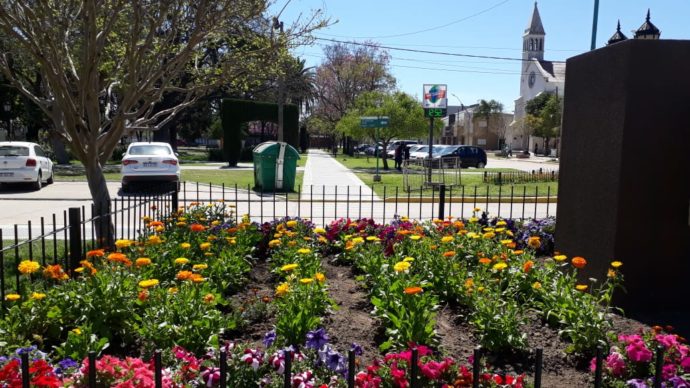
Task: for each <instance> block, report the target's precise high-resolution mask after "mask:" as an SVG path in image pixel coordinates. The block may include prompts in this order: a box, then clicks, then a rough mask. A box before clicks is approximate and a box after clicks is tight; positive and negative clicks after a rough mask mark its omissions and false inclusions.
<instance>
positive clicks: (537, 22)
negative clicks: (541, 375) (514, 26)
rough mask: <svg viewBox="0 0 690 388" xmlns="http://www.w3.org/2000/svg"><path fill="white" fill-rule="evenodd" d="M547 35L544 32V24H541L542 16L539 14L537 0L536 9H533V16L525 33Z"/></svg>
mask: <svg viewBox="0 0 690 388" xmlns="http://www.w3.org/2000/svg"><path fill="white" fill-rule="evenodd" d="M527 34H531V35H546V32H544V26H543V25H542V24H541V17H540V16H539V9H538V8H537V2H536V1H535V2H534V10H533V11H532V18H531V19H530V21H529V24H528V25H527V28H526V29H525V35H527Z"/></svg>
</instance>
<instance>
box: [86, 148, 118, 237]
mask: <svg viewBox="0 0 690 388" xmlns="http://www.w3.org/2000/svg"><path fill="white" fill-rule="evenodd" d="M84 168H85V169H86V178H87V181H88V183H89V191H90V192H91V197H92V198H93V205H94V212H95V214H93V215H92V216H94V217H95V216H98V218H97V219H96V220H94V227H95V230H96V241H98V246H99V247H101V248H109V247H112V246H113V245H114V244H113V242H114V241H113V240H114V227H113V224H112V219H111V216H110V192H109V191H108V186H107V184H106V181H105V176H104V175H103V169H102V168H101V166H100V163H99V162H98V160H95V161H89V163H85V164H84Z"/></svg>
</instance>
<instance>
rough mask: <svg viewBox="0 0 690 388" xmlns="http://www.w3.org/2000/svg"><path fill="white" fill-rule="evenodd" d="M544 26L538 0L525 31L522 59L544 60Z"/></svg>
mask: <svg viewBox="0 0 690 388" xmlns="http://www.w3.org/2000/svg"><path fill="white" fill-rule="evenodd" d="M545 35H546V32H544V26H543V25H542V24H541V17H540V16H539V9H538V8H537V2H536V1H535V2H534V11H532V18H531V19H530V21H529V24H527V28H526V29H525V33H524V34H523V35H522V59H524V60H530V59H538V60H540V61H542V60H544V36H545Z"/></svg>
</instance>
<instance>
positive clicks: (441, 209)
mask: <svg viewBox="0 0 690 388" xmlns="http://www.w3.org/2000/svg"><path fill="white" fill-rule="evenodd" d="M445 213H446V185H441V186H439V188H438V219H439V220H443V219H444V218H446V215H445Z"/></svg>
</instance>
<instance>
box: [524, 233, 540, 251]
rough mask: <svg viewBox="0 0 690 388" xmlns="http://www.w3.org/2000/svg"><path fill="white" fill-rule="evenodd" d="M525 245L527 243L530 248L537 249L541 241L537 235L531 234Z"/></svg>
mask: <svg viewBox="0 0 690 388" xmlns="http://www.w3.org/2000/svg"><path fill="white" fill-rule="evenodd" d="M527 245H529V246H530V247H531V248H534V249H537V248H539V247H540V246H541V241H540V239H539V236H532V237H530V238H529V239H528V240H527Z"/></svg>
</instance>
